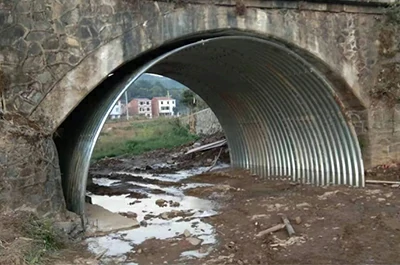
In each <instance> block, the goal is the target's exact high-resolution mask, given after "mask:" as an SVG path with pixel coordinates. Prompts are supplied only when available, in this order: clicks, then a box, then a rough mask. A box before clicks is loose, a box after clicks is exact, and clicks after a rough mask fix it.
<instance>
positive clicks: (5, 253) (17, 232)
mask: <svg viewBox="0 0 400 265" xmlns="http://www.w3.org/2000/svg"><path fill="white" fill-rule="evenodd" d="M69 242H70V241H69V238H68V237H67V236H66V234H64V233H63V232H62V230H61V229H59V228H57V226H56V223H55V222H54V220H52V219H46V218H38V217H37V216H36V215H35V214H33V213H30V212H18V213H16V214H6V213H2V214H1V215H0V265H41V264H43V265H45V264H57V261H58V260H59V259H60V256H63V257H62V259H63V260H64V261H65V259H67V258H68V257H67V256H65V255H61V253H62V252H63V251H64V250H68V251H71V250H73V248H74V247H73V246H72V245H71V244H70V243H69ZM76 245H79V244H76ZM77 250H78V248H77ZM82 254H83V253H82V250H81V249H80V252H79V255H81V256H82ZM88 255H89V253H88Z"/></svg>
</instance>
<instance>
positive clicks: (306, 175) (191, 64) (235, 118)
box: [64, 36, 364, 213]
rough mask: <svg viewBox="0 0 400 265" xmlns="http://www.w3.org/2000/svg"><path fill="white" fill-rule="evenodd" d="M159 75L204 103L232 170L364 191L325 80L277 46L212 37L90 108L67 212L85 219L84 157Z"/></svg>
mask: <svg viewBox="0 0 400 265" xmlns="http://www.w3.org/2000/svg"><path fill="white" fill-rule="evenodd" d="M146 71H148V72H152V73H156V74H161V75H165V76H167V77H170V78H172V79H175V80H177V81H179V82H182V83H183V84H185V85H187V86H188V87H190V88H191V89H192V90H193V91H194V92H196V93H197V94H199V96H201V97H202V98H203V99H205V100H206V102H207V103H208V105H209V106H210V107H211V109H212V110H213V111H214V113H215V114H216V116H217V117H218V119H219V121H220V123H221V125H222V127H223V128H224V131H225V134H226V137H227V140H228V144H229V147H230V150H231V162H232V164H233V165H234V166H237V167H243V168H247V169H250V170H251V171H253V172H255V173H257V174H260V175H262V176H265V177H271V178H275V177H287V176H290V177H291V178H292V179H293V180H296V181H301V182H308V183H315V184H317V185H326V184H346V185H347V184H348V185H356V186H363V185H364V170H363V162H362V158H361V151H360V147H359V145H358V141H357V138H356V136H355V135H354V134H353V132H352V130H350V128H349V126H348V124H347V122H346V120H345V118H344V117H343V115H342V113H341V111H340V109H339V106H338V105H337V103H336V102H335V100H334V97H333V93H334V91H333V88H332V87H331V85H330V84H329V83H328V81H327V80H325V79H324V77H323V76H321V75H320V74H319V73H318V71H317V70H316V69H313V67H312V66H311V65H309V64H308V63H307V62H306V61H305V60H303V59H302V58H301V57H300V56H298V55H297V54H295V53H294V52H292V51H290V50H289V49H287V48H286V47H285V46H283V45H279V44H277V43H276V42H271V41H267V40H262V39H259V38H253V37H247V36H246V37H245V36H226V37H215V38H211V39H207V40H205V41H200V42H196V43H192V44H189V45H186V46H183V47H180V48H178V49H176V50H173V51H171V52H169V53H166V54H164V55H163V56H161V57H159V58H156V59H154V60H153V61H151V62H149V63H148V64H147V65H146V66H144V67H142V68H141V69H138V70H137V71H135V72H134V73H133V75H132V77H130V78H128V79H126V80H124V81H122V82H121V83H120V85H118V86H115V87H114V88H113V90H112V91H110V92H109V93H108V94H106V95H104V96H103V97H102V98H101V100H100V101H99V102H96V103H94V104H95V105H94V106H95V107H96V108H93V106H88V108H87V110H88V112H87V113H86V117H84V118H82V120H81V121H80V122H81V123H82V124H84V125H82V126H83V127H82V130H81V131H80V132H78V133H79V137H78V138H77V140H76V145H74V148H73V151H72V156H71V157H69V160H68V161H67V164H68V170H67V172H66V177H65V180H64V186H65V189H66V194H65V196H66V198H67V203H68V205H69V208H70V209H72V210H73V211H75V212H78V213H84V209H83V202H84V196H85V190H86V178H87V172H88V168H89V162H90V157H91V155H92V152H93V148H94V144H95V142H96V140H97V138H98V135H99V133H100V130H101V128H102V127H103V124H104V122H105V118H106V117H107V115H108V113H110V111H111V109H112V106H113V105H114V104H115V103H116V101H117V100H118V98H119V97H120V96H121V95H122V94H123V92H124V91H125V90H126V89H127V88H128V87H129V86H130V84H131V83H132V82H134V81H135V80H136V79H137V78H138V77H139V76H140V75H141V74H142V73H144V72H146Z"/></svg>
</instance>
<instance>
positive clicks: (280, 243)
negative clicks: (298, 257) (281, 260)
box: [271, 236, 306, 248]
mask: <svg viewBox="0 0 400 265" xmlns="http://www.w3.org/2000/svg"><path fill="white" fill-rule="evenodd" d="M273 239H274V243H273V244H271V247H283V248H286V247H288V246H291V245H301V244H304V243H305V242H306V239H305V238H304V237H303V236H294V237H289V238H288V239H286V240H282V239H279V238H278V237H276V236H273Z"/></svg>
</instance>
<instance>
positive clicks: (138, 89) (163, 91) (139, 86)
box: [127, 77, 186, 112]
mask: <svg viewBox="0 0 400 265" xmlns="http://www.w3.org/2000/svg"><path fill="white" fill-rule="evenodd" d="M156 80H159V81H156ZM171 81H172V80H171ZM173 85H176V86H175V87H173ZM183 88H184V86H183V85H181V86H178V85H177V84H174V83H173V82H167V81H166V79H163V78H161V77H160V78H157V77H154V78H153V79H149V78H140V79H138V80H137V81H136V82H134V83H133V85H132V87H130V88H129V89H128V90H127V94H128V100H129V101H130V100H132V99H133V98H149V99H152V98H153V97H165V96H167V94H168V93H169V95H170V97H172V98H174V99H176V111H179V112H185V110H186V108H185V106H184V105H182V104H181V102H180V99H181V95H182V92H183V91H184V89H183Z"/></svg>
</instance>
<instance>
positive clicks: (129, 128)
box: [92, 119, 198, 160]
mask: <svg viewBox="0 0 400 265" xmlns="http://www.w3.org/2000/svg"><path fill="white" fill-rule="evenodd" d="M197 139H198V136H196V135H194V134H191V133H190V132H189V130H188V128H187V127H185V126H182V125H181V124H180V123H179V120H178V119H156V120H146V121H132V122H121V123H113V124H111V125H106V126H105V127H104V128H103V131H102V132H101V134H100V137H99V140H98V141H97V143H96V147H95V149H94V151H93V156H92V158H93V160H98V159H101V158H104V157H115V156H121V155H140V154H142V153H144V152H148V151H152V150H156V149H164V148H166V149H169V148H174V147H177V146H180V145H183V144H186V143H189V142H191V141H195V140H197Z"/></svg>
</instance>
